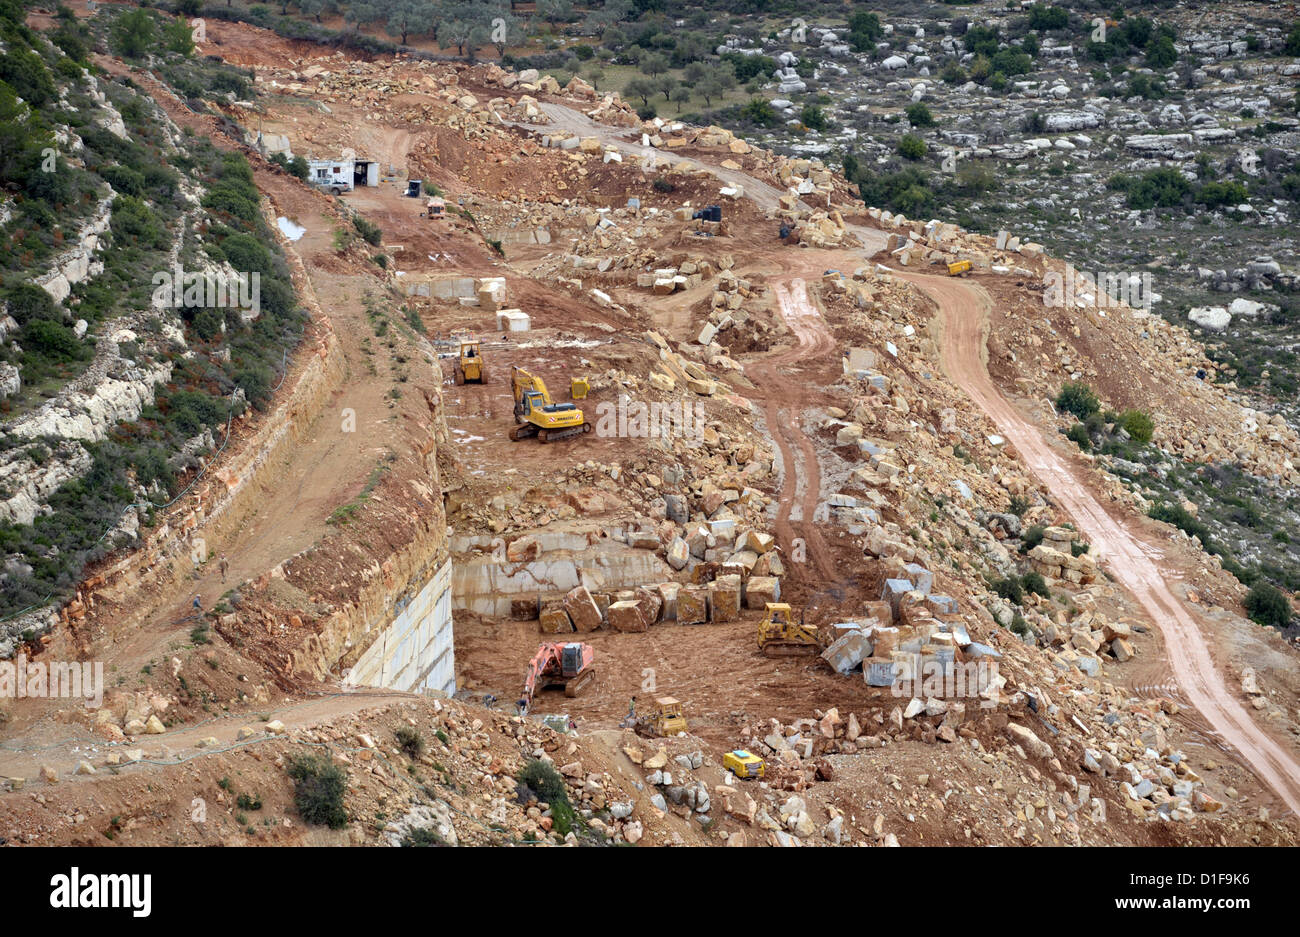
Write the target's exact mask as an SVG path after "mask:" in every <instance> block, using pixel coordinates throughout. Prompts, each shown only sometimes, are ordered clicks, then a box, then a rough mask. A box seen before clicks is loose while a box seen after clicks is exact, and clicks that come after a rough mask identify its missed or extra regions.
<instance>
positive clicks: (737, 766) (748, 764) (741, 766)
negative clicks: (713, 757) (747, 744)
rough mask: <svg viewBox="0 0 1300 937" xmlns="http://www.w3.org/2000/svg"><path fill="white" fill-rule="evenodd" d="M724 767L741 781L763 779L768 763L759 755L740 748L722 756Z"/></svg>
mask: <svg viewBox="0 0 1300 937" xmlns="http://www.w3.org/2000/svg"><path fill="white" fill-rule="evenodd" d="M722 767H723V768H725V769H727V770H728V771H730V772H731V773H732V774H734V775H735V776H736V777H738V778H741V779H745V778H761V777H762V776H763V772H764V770H765V769H766V768H767V763H766V762H764V761H763V759H762V758H759V757H758V756H757V755H755V754H752V753H750V752H747V751H745V749H743V748H738V749H736V750H735V751H734V752H726V753H725V754H724V755H723V756H722Z"/></svg>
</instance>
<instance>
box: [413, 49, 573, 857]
mask: <svg viewBox="0 0 1300 937" xmlns="http://www.w3.org/2000/svg"><path fill="white" fill-rule="evenodd" d="M580 48H585V47H580ZM402 845H403V846H411V847H432V846H446V845H447V843H446V842H445V841H444V840H443V838H442V837H441V836H439V835H438V831H437V830H435V829H433V828H432V827H427V826H426V827H421V828H419V829H415V830H411V831H410V832H409V833H407V834H406V835H405V836H403V837H402Z"/></svg>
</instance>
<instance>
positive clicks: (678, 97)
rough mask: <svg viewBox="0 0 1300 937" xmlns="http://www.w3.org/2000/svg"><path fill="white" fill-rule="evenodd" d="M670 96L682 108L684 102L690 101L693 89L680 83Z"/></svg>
mask: <svg viewBox="0 0 1300 937" xmlns="http://www.w3.org/2000/svg"><path fill="white" fill-rule="evenodd" d="M669 98H670V99H671V100H672V102H673V103H674V104H676V105H677V106H678V108H680V107H681V106H682V105H683V104H686V103H687V102H689V101H690V99H691V89H690V87H689V86H688V85H683V84H678V85H677V87H675V88H673V90H672V94H670V95H669Z"/></svg>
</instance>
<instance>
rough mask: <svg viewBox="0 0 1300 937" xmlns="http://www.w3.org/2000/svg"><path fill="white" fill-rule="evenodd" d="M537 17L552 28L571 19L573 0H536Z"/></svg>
mask: <svg viewBox="0 0 1300 937" xmlns="http://www.w3.org/2000/svg"><path fill="white" fill-rule="evenodd" d="M537 15H538V16H540V17H541V18H542V19H544V20H546V22H548V23H550V24H551V25H552V26H554V25H555V24H556V23H558V22H559V21H560V20H569V19H571V18H572V17H573V0H537Z"/></svg>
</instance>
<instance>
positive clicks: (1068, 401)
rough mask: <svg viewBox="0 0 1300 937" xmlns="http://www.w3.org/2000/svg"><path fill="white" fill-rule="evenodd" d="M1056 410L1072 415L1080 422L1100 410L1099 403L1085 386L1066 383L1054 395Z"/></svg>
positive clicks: (1095, 396) (1089, 388)
mask: <svg viewBox="0 0 1300 937" xmlns="http://www.w3.org/2000/svg"><path fill="white" fill-rule="evenodd" d="M1056 409H1058V410H1060V411H1062V412H1064V413H1073V414H1074V415H1075V416H1076V417H1078V418H1079V419H1080V420H1086V419H1088V417H1090V416H1092V415H1093V414H1094V413H1096V412H1097V411H1098V410H1100V409H1101V401H1099V400H1098V399H1097V395H1096V394H1094V393H1093V392H1092V388H1091V387H1089V386H1088V385H1087V384H1076V383H1073V382H1070V381H1067V382H1066V383H1065V385H1064V386H1063V387H1062V388H1061V392H1060V393H1059V394H1057V395H1056Z"/></svg>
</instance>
